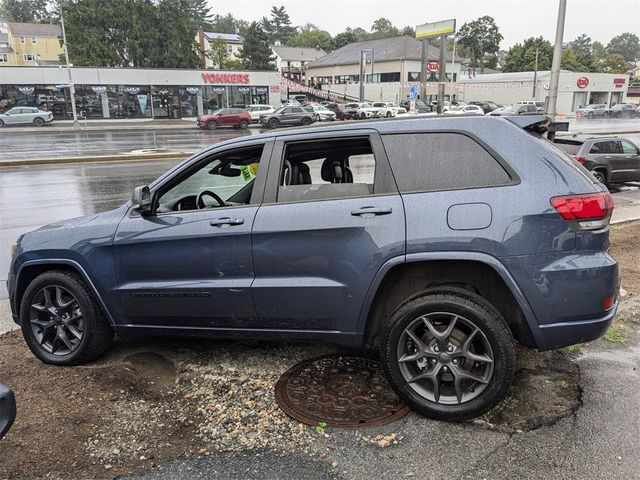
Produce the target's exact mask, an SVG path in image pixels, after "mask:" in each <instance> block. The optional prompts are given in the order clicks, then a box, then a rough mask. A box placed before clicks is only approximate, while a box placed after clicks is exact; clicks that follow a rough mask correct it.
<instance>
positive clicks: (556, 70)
mask: <svg viewBox="0 0 640 480" xmlns="http://www.w3.org/2000/svg"><path fill="white" fill-rule="evenodd" d="M566 14H567V0H560V5H559V8H558V23H557V26H556V44H555V46H554V48H553V62H552V64H551V82H550V85H549V101H548V102H547V109H546V110H547V112H546V113H547V115H549V116H550V117H551V120H552V121H554V122H555V120H556V106H557V103H558V85H559V83H560V65H561V61H562V37H563V36H564V19H565V16H566Z"/></svg>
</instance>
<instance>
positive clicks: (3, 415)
mask: <svg viewBox="0 0 640 480" xmlns="http://www.w3.org/2000/svg"><path fill="white" fill-rule="evenodd" d="M15 419H16V397H15V396H14V395H13V391H11V389H10V388H9V387H7V386H6V385H2V384H1V383H0V439H1V438H2V437H4V436H5V435H6V434H7V432H8V431H9V429H10V428H11V425H13V421H14V420H15Z"/></svg>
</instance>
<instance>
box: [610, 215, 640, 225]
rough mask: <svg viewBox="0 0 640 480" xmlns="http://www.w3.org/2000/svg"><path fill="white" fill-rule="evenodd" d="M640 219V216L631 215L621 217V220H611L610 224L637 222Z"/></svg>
mask: <svg viewBox="0 0 640 480" xmlns="http://www.w3.org/2000/svg"><path fill="white" fill-rule="evenodd" d="M639 220H640V216H637V217H631V218H621V219H620V220H616V221H614V222H611V223H610V224H609V225H624V224H625V223H632V222H637V221H639Z"/></svg>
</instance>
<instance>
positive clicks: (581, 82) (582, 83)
mask: <svg viewBox="0 0 640 480" xmlns="http://www.w3.org/2000/svg"><path fill="white" fill-rule="evenodd" d="M576 85H578V88H587V87H588V86H589V79H588V78H587V77H580V78H579V79H578V80H576Z"/></svg>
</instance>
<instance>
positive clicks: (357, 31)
mask: <svg viewBox="0 0 640 480" xmlns="http://www.w3.org/2000/svg"><path fill="white" fill-rule="evenodd" d="M347 30H350V31H351V33H352V34H353V36H354V37H355V39H356V42H363V41H365V40H369V37H370V36H371V35H370V33H369V32H367V31H366V30H365V29H364V28H361V27H356V28H354V29H353V30H351V29H350V28H347Z"/></svg>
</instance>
